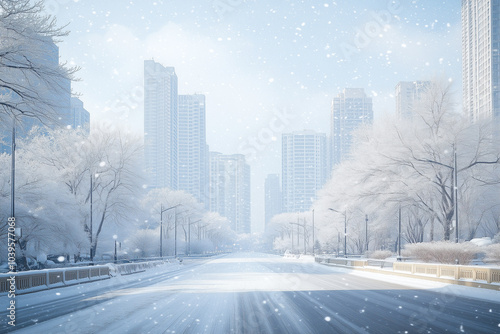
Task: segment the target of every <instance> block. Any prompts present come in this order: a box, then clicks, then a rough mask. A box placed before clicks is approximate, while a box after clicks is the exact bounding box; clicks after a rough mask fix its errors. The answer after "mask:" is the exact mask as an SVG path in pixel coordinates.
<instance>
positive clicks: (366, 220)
mask: <svg viewBox="0 0 500 334" xmlns="http://www.w3.org/2000/svg"><path fill="white" fill-rule="evenodd" d="M365 243H366V253H368V215H365Z"/></svg>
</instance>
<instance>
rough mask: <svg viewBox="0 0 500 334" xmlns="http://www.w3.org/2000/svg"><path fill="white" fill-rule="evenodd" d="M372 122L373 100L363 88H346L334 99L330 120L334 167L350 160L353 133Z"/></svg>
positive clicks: (331, 150) (331, 157)
mask: <svg viewBox="0 0 500 334" xmlns="http://www.w3.org/2000/svg"><path fill="white" fill-rule="evenodd" d="M372 122H373V110H372V99H371V98H370V97H367V96H366V94H365V92H364V90H363V88H345V89H344V91H343V92H342V93H339V94H338V95H337V97H335V98H333V101H332V109H331V118H330V131H331V132H330V155H331V156H330V159H331V164H332V167H333V166H335V165H337V164H339V163H340V162H342V161H343V160H345V159H347V158H349V156H350V154H351V145H352V134H353V131H354V130H356V129H357V128H358V127H360V126H361V125H363V124H366V123H372Z"/></svg>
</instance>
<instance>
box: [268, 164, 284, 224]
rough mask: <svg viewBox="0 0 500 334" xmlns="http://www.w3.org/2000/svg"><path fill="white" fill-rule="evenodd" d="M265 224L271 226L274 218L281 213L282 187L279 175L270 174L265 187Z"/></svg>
mask: <svg viewBox="0 0 500 334" xmlns="http://www.w3.org/2000/svg"><path fill="white" fill-rule="evenodd" d="M264 188H265V189H264V191H265V211H266V212H265V224H266V225H267V224H269V222H270V221H271V219H272V218H273V216H275V215H277V214H280V213H281V204H282V203H281V202H282V199H281V186H280V176H279V175H278V174H268V175H267V177H266V181H265V185H264Z"/></svg>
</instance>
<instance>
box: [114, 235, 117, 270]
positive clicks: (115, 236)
mask: <svg viewBox="0 0 500 334" xmlns="http://www.w3.org/2000/svg"><path fill="white" fill-rule="evenodd" d="M117 238H118V236H117V235H116V234H115V235H113V239H114V241H115V258H114V259H115V263H116V261H117V260H118V256H117V255H116V239H117Z"/></svg>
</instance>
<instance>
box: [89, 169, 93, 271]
mask: <svg viewBox="0 0 500 334" xmlns="http://www.w3.org/2000/svg"><path fill="white" fill-rule="evenodd" d="M89 172H90V196H89V197H90V222H89V232H90V237H89V239H90V261H91V262H92V261H94V254H93V249H92V234H93V232H92V213H93V210H92V192H93V189H94V185H93V180H94V179H93V175H92V171H91V170H90V169H89Z"/></svg>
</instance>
